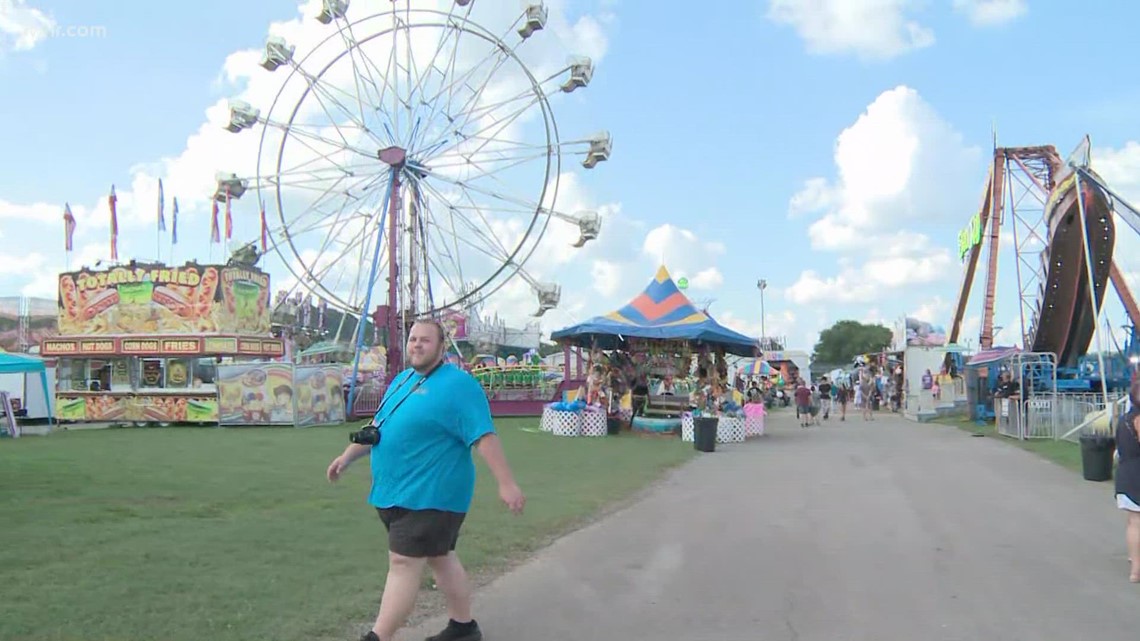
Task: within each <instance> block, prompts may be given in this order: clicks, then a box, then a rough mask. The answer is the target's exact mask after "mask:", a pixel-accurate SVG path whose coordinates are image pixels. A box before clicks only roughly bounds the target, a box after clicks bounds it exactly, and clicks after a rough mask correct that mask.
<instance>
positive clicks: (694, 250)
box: [641, 223, 725, 289]
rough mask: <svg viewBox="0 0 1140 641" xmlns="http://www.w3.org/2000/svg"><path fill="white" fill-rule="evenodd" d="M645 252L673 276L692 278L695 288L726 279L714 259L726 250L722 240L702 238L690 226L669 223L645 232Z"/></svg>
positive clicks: (644, 253)
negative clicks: (683, 226) (684, 226)
mask: <svg viewBox="0 0 1140 641" xmlns="http://www.w3.org/2000/svg"><path fill="white" fill-rule="evenodd" d="M641 253H642V255H643V256H644V257H645V258H647V259H649V261H651V262H652V266H654V267H656V266H658V265H662V264H663V265H665V266H666V267H667V268H668V269H669V274H670V275H671V276H672V277H673V279H674V280H679V279H681V278H688V279H689V286H690V287H691V288H694V289H712V288H715V287H718V286H719V285H721V284H722V283H723V282H724V277H723V276H722V275H721V273H720V271H719V270H717V269H716V266H715V263H716V261H717V260H718V258H719V257H720V256H721V255H723V254H724V253H725V247H724V244H723V243H720V242H716V241H708V240H702V239H701V238H700V237H698V236H697V234H696V233H695V232H693V231H692V230H690V229H684V228H682V227H677V226H676V225H673V224H670V223H666V224H664V225H659V226H657V227H655V228H653V229H651V230H650V231H649V233H647V234H646V235H645V241H644V242H643V243H642V246H641Z"/></svg>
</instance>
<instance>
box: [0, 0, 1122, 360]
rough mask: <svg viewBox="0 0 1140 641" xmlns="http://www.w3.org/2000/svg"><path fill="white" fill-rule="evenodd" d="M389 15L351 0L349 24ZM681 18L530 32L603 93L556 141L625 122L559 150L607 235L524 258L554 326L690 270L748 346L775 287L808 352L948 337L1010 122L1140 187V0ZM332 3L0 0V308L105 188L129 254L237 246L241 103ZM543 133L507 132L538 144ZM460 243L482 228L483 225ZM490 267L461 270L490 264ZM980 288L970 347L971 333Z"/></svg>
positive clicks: (243, 139) (1013, 333)
mask: <svg viewBox="0 0 1140 641" xmlns="http://www.w3.org/2000/svg"><path fill="white" fill-rule="evenodd" d="M391 4H392V3H391V2H390V1H389V0H352V2H351V8H350V10H349V15H348V18H349V19H351V20H358V19H363V18H365V17H367V16H369V15H371V14H372V13H375V12H376V11H381V10H386V9H387V7H390V6H391ZM398 4H399V5H401V6H403V5H404V4H405V3H404V2H403V0H401V2H399V3H398ZM415 4H416V6H421V5H422V6H437V7H443V8H444V10H445V11H446V10H447V7H449V6H450V3H448V2H445V1H444V0H439V1H438V2H423V3H419V2H417V3H415ZM664 6H665V5H663V4H662V3H656V2H635V1H632V0H557V1H554V2H548V3H547V7H548V9H549V21H548V23H547V28H546V29H545V30H543V31H541V32H539V33H537V34H536V35H535V36H533V38H532V41H533V42H534V43H535V44H534V45H533V46H532V45H531V44H530V43H529V42H528V44H527V50H526V52H525V56H524V62H525V63H526V64H528V65H532V66H533V67H534V68H536V69H539V70H543V69H546V68H551V65H554V66H555V67H557V66H558V65H559V64H561V63H562V62H564V61H565V60H566V59H567V56H571V55H586V56H589V57H591V58H592V60H593V61H594V64H595V74H594V77H593V81H592V82H591V83H590V85H589V87H587V88H585V89H583V90H579V91H576V92H574V93H571V94H564V93H561V92H558V91H557V90H555V91H554V92H553V93H552V95H551V101H550V102H551V107H552V109H553V113H554V114H555V118H556V120H557V125H558V128H559V131H560V133H561V137H562V139H563V140H580V139H583V138H584V137H585V136H587V135H588V134H592V133H593V132H596V131H600V130H607V131H609V132H610V133H611V134H612V136H613V155H612V157H611V159H610V160H609V161H608V162H604V163H600V164H599V165H598V166H597V167H596V168H594V169H592V170H586V169H584V168H583V167H582V166H581V165H580V161H581V157H580V156H571V155H569V153H568V155H567V156H565V157H564V158H563V163H562V174H561V176H560V177H559V178H558V180H557V183H558V190H559V191H558V199H557V202H556V203H555V207H556V208H557V209H558V210H560V211H565V212H576V211H580V210H594V211H598V212H599V213H600V214H601V216H602V219H603V222H602V233H601V236H600V237H599V239H598V240H596V241H594V242H591V243H589V244H587V245H586V246H585V247H583V248H581V249H577V250H575V249H573V248H571V247H569V244H570V243H572V242H573V241H574V240H575V238H576V237H577V231H576V229H575V228H573V227H572V226H570V225H568V224H566V223H565V222H564V221H560V220H555V221H553V222H552V223H551V225H550V227H549V229H548V230H547V233H546V234H545V236H543V237H542V239H541V241H540V244H539V245H538V249H537V250H536V251H535V252H534V254H533V256H532V258H531V259H530V260H529V261H528V262H527V263H526V265H525V269H526V271H527V272H528V274H529V275H530V278H531V280H533V281H535V282H557V283H559V284H560V285H561V286H562V303H561V305H560V306H559V309H557V310H554V311H551V312H549V313H548V314H547V315H546V316H545V317H544V318H543V319H542V321H541V322H542V326H543V329H544V330H545V331H547V332H549V331H551V330H554V329H558V328H560V327H563V326H565V325H568V324H571V323H574V322H578V321H581V320H585V319H587V318H589V317H591V316H594V315H598V314H602V313H605V312H608V311H610V310H611V309H613V308H615V307H617V306H619V305H621V304H623V303H625V302H626V301H627V300H628V299H629V298H631V297H632V296H633V295H635V294H636V293H638V292H639V291H640V289H641V288H642V287H644V285H645V284H646V283H647V282H648V281H649V279H650V278H651V277H652V276H653V273H654V271H655V269H656V267H657V265H658V264H660V263H661V262H662V261H663V262H664V264H665V265H666V266H667V267H668V268H669V269H670V270H671V272H672V273H673V274H674V276H675V277H680V276H686V277H687V278H688V280H689V283H690V286H689V289H688V292H687V293H688V294H689V296H690V297H691V298H692V299H694V300H695V301H697V302H699V303H701V304H710V305H711V307H710V312H711V313H712V314H713V315H714V316H715V317H716V318H718V319H719V320H721V321H722V322H724V323H725V324H727V325H729V326H732V327H734V328H736V329H739V330H741V331H744V332H747V333H749V334H751V335H758V334H759V333H760V328H761V305H760V296H759V293H758V291H757V289H756V281H757V279H759V278H763V279H766V280H767V281H768V284H769V287H768V289H767V291H766V292H765V297H764V303H765V309H766V315H765V319H766V323H765V324H766V329H767V333H768V334H770V335H783V336H787V337H788V339H789V342H790V343H791V346H792V347H799V348H803V349H808V350H810V349H811V346H812V345H813V343H814V342H815V340H816V337H817V334H818V332H819V331H820V330H821V329H824V328H826V327H827V326H828V325H830V324H831V323H833V322H835V321H837V320H840V319H845V318H853V319H857V320H861V321H878V322H884V323H887V324H890V323H893V322H894V321H895V320H896V319H898V318H899V317H901V316H903V315H910V316H918V317H920V318H922V319H924V320H927V321H931V322H933V323H935V324H938V325H948V324H949V322H950V315H951V307H952V305H953V302H954V300H955V298H956V297H957V293H958V289H959V288H960V286H961V280H962V271H963V270H962V263H961V261H960V260H959V259H958V257H957V252H956V244H957V233H958V230H959V229H961V228H962V227H964V226H965V225H966V224H967V222H968V220H969V218H970V216H971V215H972V214H973V213H974V212H975V211H976V210H977V208H978V203H979V200H980V198H981V195H982V187H983V183H984V181H985V176H986V169H987V166H988V161H989V158H990V155H991V152H992V144H993V132H994V129H995V127H996V132H997V139H998V143H999V144H1000V145H1009V146H1020V145H1026V146H1028V145H1045V144H1051V145H1055V146H1056V147H1057V148H1058V149H1059V150H1060V151H1061V153H1062V154H1067V153H1068V152H1069V151H1070V150H1071V149H1073V148H1074V147H1075V146H1076V145H1077V144H1078V143H1079V142H1080V140H1081V138H1082V137H1083V136H1085V135H1089V136H1091V139H1092V142H1093V165H1094V168H1095V169H1097V170H1098V171H1099V172H1100V173H1101V174H1102V175H1104V176H1105V177H1106V178H1107V179H1108V180H1109V181H1110V182H1111V184H1112V186H1113V187H1114V188H1115V189H1117V190H1118V191H1119V192H1120V193H1121V194H1123V195H1124V196H1126V197H1129V198H1131V199H1133V200H1134V201H1140V120H1137V118H1136V116H1135V113H1136V110H1135V105H1136V104H1140V81H1137V80H1136V74H1135V70H1134V62H1133V61H1132V59H1131V58H1130V57H1129V56H1125V55H1121V54H1120V51H1121V49H1120V47H1122V46H1124V45H1122V44H1121V43H1124V42H1128V41H1129V40H1130V37H1131V35H1132V34H1131V30H1132V28H1133V26H1134V25H1135V24H1137V22H1138V20H1140V4H1136V3H1134V2H1128V1H1126V0H1106V2H1104V3H1103V4H1102V5H1100V6H1099V8H1098V10H1096V11H1081V10H1078V9H1077V8H1075V5H1072V4H1071V3H1061V2H1042V1H1037V2H1034V1H1033V0H938V1H935V2H930V1H924V0H767V1H762V0H747V1H746V0H735V1H732V2H723V3H716V8H715V9H712V10H710V9H702V10H694V9H693V6H694V5H691V4H682V3H678V4H677V5H676V8H662V7H664ZM521 7H522V3H517V2H516V1H515V0H504V1H502V2H494V3H492V2H489V1H487V0H476V1H475V2H474V3H473V8H472V12H471V14H470V15H471V19H472V20H474V21H475V22H477V23H479V24H481V25H483V26H485V27H486V28H487V29H488V30H489V31H491V32H495V33H504V32H507V33H508V34H513V32H509V31H508V28H509V27H510V25H511V24H512V22H513V21H514V19H515V18H516V17H517V15H518V14H519V13H520V12H521ZM319 9H320V2H311V1H306V2H300V3H298V2H297V0H265V1H263V2H257V3H254V2H249V3H234V2H223V1H221V0H203V1H201V2H194V3H187V2H177V3H165V4H162V5H161V6H160V5H157V4H153V3H146V4H143V3H138V2H121V3H105V2H104V3H94V2H87V1H80V0H0V141H2V143H3V145H2V146H3V150H4V151H5V152H6V153H5V159H6V162H4V164H3V171H2V172H0V243H3V247H4V248H5V260H3V261H0V295H11V294H24V295H29V296H52V297H54V295H55V291H54V283H55V274H57V273H58V272H59V271H60V270H62V269H63V268H64V266H65V264H66V261H67V260H68V258H67V256H66V255H65V252H64V251H63V247H64V240H63V239H64V232H63V222H62V214H63V208H64V203H65V202H66V203H70V206H71V209H72V211H73V213H74V214H75V217H76V219H77V224H78V226H77V231H76V236H75V251H74V252H73V253H72V255H71V257H70V265H71V267H72V268H75V267H78V266H80V265H92V264H94V263H95V261H97V260H103V261H107V260H108V259H109V241H108V236H109V215H108V209H107V204H106V200H107V199H106V196H107V193H108V191H109V189H110V186H111V185H112V184H114V185H115V187H116V191H117V194H118V198H119V200H118V202H119V225H120V239H119V252H120V257H128V258H129V257H138V258H141V259H151V258H154V257H156V256H161V257H162V258H163V259H170V258H171V256H173V258H174V259H175V260H176V261H178V262H181V261H183V260H186V259H190V258H198V259H199V260H200V261H206V260H210V259H212V260H219V259H221V258H222V255H223V251H224V250H223V248H221V247H219V246H217V245H214V246H211V245H210V244H209V198H210V195H211V193H212V192H213V189H214V184H215V183H214V180H215V179H214V176H215V173H216V172H218V171H227V172H233V173H236V174H238V175H239V176H256V175H258V172H259V169H262V170H263V167H264V165H263V164H262V165H259V163H258V161H257V152H258V145H259V135H260V134H259V133H257V132H244V133H243V134H241V135H234V134H231V133H230V132H227V131H225V130H224V129H223V128H222V125H224V124H225V122H226V121H227V119H228V113H229V110H228V106H227V105H228V101H229V100H231V99H235V98H237V99H242V100H245V101H247V102H249V103H250V104H251V105H253V106H254V107H256V108H259V109H261V110H262V111H263V113H264V112H268V111H270V107H271V103H272V100H273V98H274V96H275V95H276V93H277V91H278V90H279V89H280V88H281V83H282V82H283V78H284V77H285V76H284V75H282V74H278V73H274V74H270V73H268V72H266V71H265V70H264V69H262V68H261V67H260V66H259V65H258V62H259V60H260V57H261V51H262V48H263V46H264V43H265V40H266V37H267V35H269V34H275V35H282V36H285V37H286V38H287V39H288V40H289V42H290V43H292V44H294V45H296V47H297V52H296V58H297V59H301V58H302V57H303V56H304V55H305V54H306V53H308V52H309V51H310V50H313V49H316V48H317V46H318V43H320V42H321V41H322V40H323V39H325V38H326V37H327V36H328V35H329V33H335V31H330V30H331V29H332V27H330V26H328V25H324V24H321V23H320V22H318V21H317V20H315V19H314V17H315V16H316V14H317V13H318V12H319ZM1080 34H1095V37H1091V36H1090V37H1088V38H1085V39H1082V38H1081V37H1080ZM365 35H366V34H364V33H356V34H355V37H356V38H357V39H363V38H364V37H365ZM511 42H518V37H517V35H516V36H513V40H511ZM520 50H521V49H520ZM462 55H466V54H462ZM473 55H478V54H473ZM440 66H441V67H443V66H445V65H443V64H441V65H440ZM460 66H462V63H460ZM536 75H538V74H536ZM345 86H348V85H345ZM497 88H500V89H501V87H497ZM361 91H362V93H364V94H367V91H366V90H361ZM285 93H288V92H285ZM488 93H493V91H489V92H488ZM364 98H365V100H364V102H366V101H367V95H365V96H364ZM526 120H527V118H522V119H520V123H521V124H519V125H518V126H517V128H516V129H512V130H511V131H510V134H509V135H511V136H518V137H519V139H522V138H525V137H527V136H529V135H530V134H531V133H533V131H534V129H533V127H532V125H533V123H531V125H527V124H525V122H526ZM528 140H529V141H530V142H533V140H534V139H533V138H528ZM159 178H162V180H163V182H164V188H165V194H166V197H167V206H166V207H167V209H166V214H167V216H168V217H169V215H170V203H169V199H170V198H171V197H173V196H176V197H178V199H179V205H180V220H179V244H178V246H177V247H176V248H172V247H171V246H170V243H169V236H163V235H160V234H158V233H157V230H156V223H155V218H156V200H157V195H156V194H157V192H156V187H157V182H156V181H157V179H159ZM512 179H518V180H520V181H524V182H523V183H522V184H519V183H514V184H511V185H509V186H507V187H505V188H506V189H514V190H518V191H517V193H519V194H531V195H532V196H530V197H532V198H533V197H534V196H533V194H536V193H540V192H541V187H542V179H541V178H539V179H538V183H537V184H535V183H534V182H530V183H525V181H526V180H531V181H533V180H534V178H533V177H528V176H527V175H526V174H525V173H520V174H518V175H513V176H512ZM286 207H287V208H288V209H290V211H298V208H301V209H303V208H304V207H305V204H304V203H298V202H296V201H289V202H288V203H287V205H286ZM314 211H315V210H314ZM275 215H276V213H273V212H271V214H270V217H271V218H272V217H273V216H275ZM234 219H235V223H234V224H235V240H234V243H237V242H239V241H241V242H246V241H250V240H254V239H256V238H258V234H259V224H258V208H257V204H256V200H255V199H252V198H251V199H243V200H241V201H238V202H236V203H235V205H234ZM167 222H168V223H169V219H168V221H167ZM474 224H476V225H477V224H478V223H474ZM490 227H491V229H492V230H495V233H490V234H489V236H486V238H490V237H493V236H494V237H497V234H498V232H501V235H504V236H509V235H511V234H512V233H516V232H517V231H518V229H517V226H513V225H512V223H511V222H510V221H506V222H503V224H502V226H501V227H500V226H499V223H498V222H495V223H491V224H490ZM1119 228H1120V229H1121V233H1120V237H1121V240H1120V241H1119V247H1118V251H1117V255H1118V263H1119V264H1120V266H1121V268H1122V269H1123V270H1124V271H1125V272H1126V273H1127V274H1128V275H1129V278H1130V280H1131V282H1132V283H1133V285H1134V286H1138V285H1140V281H1138V279H1137V276H1138V275H1140V252H1137V251H1136V249H1137V245H1138V243H1136V239H1135V237H1134V234H1131V232H1127V231H1126V229H1125V227H1124V226H1123V225H1119ZM484 231H486V230H484ZM455 233H457V234H462V235H463V236H464V237H465V238H466V239H467V240H468V241H470V240H471V239H472V238H476V239H478V238H480V236H479V232H478V230H473V231H462V230H460V231H457V232H455ZM1004 235H1005V236H1007V237H1009V240H1008V242H1006V243H1005V244H1003V247H1002V254H1001V256H1002V260H1001V262H1002V270H1001V274H1000V277H999V282H998V292H999V294H998V305H997V313H996V318H995V324H996V325H998V326H1001V327H1002V328H1003V331H1002V333H1001V335H1000V336H999V338H998V341H999V342H1002V343H1015V342H1019V341H1018V338H1017V336H1018V334H1019V329H1018V328H1019V325H1020V320H1019V319H1020V312H1019V297H1018V287H1017V275H1016V270H1015V261H1014V259H1013V255H1014V252H1013V249H1014V244H1013V242H1012V234H1010V233H1005V234H1004ZM532 240H533V238H532ZM338 242H343V240H341V241H338ZM477 242H482V241H476V242H475V243H474V244H477ZM487 242H491V241H489V240H488V241H487ZM483 258H486V257H485V256H484V257H483ZM290 260H291V261H294V262H295V261H296V259H295V258H291V259H290ZM470 260H471V261H476V262H477V261H478V258H472V259H470ZM341 262H342V263H343V264H348V262H347V261H341ZM476 262H471V263H469V264H468V265H466V267H467V271H478V270H479V269H484V267H482V266H480V265H477V264H476ZM266 266H267V267H268V268H269V269H270V270H271V272H272V273H273V274H274V277H275V278H276V279H277V282H278V283H285V282H288V281H289V279H290V276H289V273H288V271H286V270H285V269H284V268H283V267H284V263H283V262H282V259H281V258H279V257H277V256H271V257H270V258H269V259H268V260H267V261H266ZM342 266H343V265H342ZM344 269H349V270H352V271H353V273H354V274H355V272H357V271H359V270H360V269H365V267H359V268H358V264H357V263H351V266H350V267H345V268H344ZM329 273H331V272H329ZM468 276H470V274H468ZM330 278H331V276H330ZM980 280H981V279H979V281H980ZM980 285H981V284H980V282H979V283H978V284H977V286H976V287H975V288H974V289H975V294H974V296H973V297H972V299H971V303H970V306H969V308H968V311H967V316H968V318H967V319H966V325H965V334H964V339H966V340H968V339H970V338H973V339H974V340H975V342H976V336H977V331H978V326H979V320H978V318H979V316H980V313H981V297H980V295H979V294H978V293H977V292H978V291H980ZM1110 303H1111V304H1110V305H1109V306H1108V307H1107V308H1106V313H1107V314H1108V318H1109V321H1110V322H1111V323H1112V324H1113V325H1115V326H1119V325H1121V324H1123V322H1124V317H1123V313H1122V312H1121V307H1120V305H1119V304H1118V303H1117V302H1116V301H1115V299H1110ZM534 307H535V303H534V295H533V293H532V292H531V287H530V285H529V284H528V283H527V282H526V281H525V280H521V279H515V280H512V281H511V282H509V283H507V285H506V286H505V287H503V288H502V289H501V290H499V292H498V293H497V294H496V295H495V297H493V298H491V299H490V300H489V301H487V303H486V311H493V312H498V313H500V314H501V315H503V316H505V317H508V318H509V319H511V320H513V321H516V322H518V323H521V322H524V321H526V320H529V316H528V314H529V313H530V312H531V311H533V309H534Z"/></svg>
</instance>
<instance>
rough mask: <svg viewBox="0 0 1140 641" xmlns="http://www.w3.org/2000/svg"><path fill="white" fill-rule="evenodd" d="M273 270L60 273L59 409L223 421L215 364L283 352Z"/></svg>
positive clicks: (103, 417)
mask: <svg viewBox="0 0 1140 641" xmlns="http://www.w3.org/2000/svg"><path fill="white" fill-rule="evenodd" d="M269 328H270V315H269V275H268V274H266V273H265V272H262V271H260V270H258V269H256V268H253V267H249V266H243V265H199V264H197V263H194V262H188V263H186V264H185V265H183V266H180V267H170V266H167V265H164V264H161V263H145V264H144V263H138V262H135V261H132V262H131V263H129V264H126V265H121V266H115V267H111V268H109V269H105V270H99V271H92V270H87V269H84V270H81V271H78V272H66V273H63V274H60V276H59V331H60V335H59V336H55V337H52V338H47V339H44V340H43V341H42V343H41V353H42V354H43V355H44V356H50V357H57V358H58V359H59V360H58V365H57V370H56V403H55V405H56V416H57V417H58V418H59V419H61V420H69V421H131V422H139V423H144V422H156V423H181V422H186V423H217V422H218V395H217V387H216V378H217V369H218V365H219V364H222V363H227V362H235V361H236V362H241V361H265V360H269V359H274V358H280V357H281V356H282V355H283V354H284V351H285V349H284V347H285V346H284V343H283V341H282V340H281V339H279V338H274V337H273V336H271V335H270V332H269Z"/></svg>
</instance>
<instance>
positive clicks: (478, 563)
mask: <svg viewBox="0 0 1140 641" xmlns="http://www.w3.org/2000/svg"><path fill="white" fill-rule="evenodd" d="M496 425H497V427H498V430H499V433H500V436H501V437H502V439H503V443H504V448H505V449H506V452H507V456H508V458H509V460H510V462H511V465H512V467H513V469H514V471H515V475H516V477H517V478H518V480H519V484H520V485H521V486H522V488H523V491H524V492H525V493H526V494H527V501H528V502H527V508H526V513H525V514H524V515H523V516H521V517H514V516H512V515H511V514H510V513H509V512H508V511H507V510H506V509H505V508H504V507H503V506H502V505H501V503H500V502H499V500H498V491H497V488H496V487H495V484H494V480H493V478H492V477H491V476H490V473H489V472H488V471H487V469H486V467H485V466H483V464H482V460H480V459H479V458H478V456H477V455H476V460H477V461H478V464H479V483H478V487H477V489H476V493H475V502H474V505H473V506H472V510H471V514H470V517H469V518H468V519H467V522H466V523H465V525H464V535H463V538H462V539H461V541H460V548H459V552H460V554H461V555H462V557H463V559H464V562H465V564H466V565H467V566H468V569H469V570H472V571H473V573H474V574H477V575H486V574H487V573H492V572H495V571H498V570H502V569H504V568H505V567H507V566H508V565H509V564H511V563H512V562H515V561H518V560H520V559H522V558H524V557H525V556H526V555H528V554H529V553H531V552H533V551H534V550H536V549H537V548H540V547H542V546H543V545H545V544H546V543H548V542H549V540H550V539H551V537H553V536H556V535H558V534H561V533H565V532H567V531H570V530H572V529H573V528H575V527H576V526H578V525H581V524H582V523H583V522H585V521H586V520H588V519H589V518H590V517H591V515H594V514H597V513H598V512H599V510H600V508H602V507H604V506H605V505H607V504H610V503H612V502H614V501H617V500H619V499H621V498H625V497H629V496H631V495H633V494H634V493H635V492H636V491H637V490H638V489H640V488H642V487H644V486H645V485H647V484H648V483H650V482H651V481H653V480H654V479H656V478H659V477H660V476H661V475H662V473H663V472H664V471H665V470H666V469H668V468H670V467H673V466H676V465H678V464H680V463H682V462H684V461H686V460H688V459H689V458H690V457H691V456H692V455H693V448H692V447H691V446H686V445H685V444H682V443H680V442H678V441H677V440H658V439H641V438H637V437H633V436H625V435H623V436H621V437H608V438H598V439H586V438H582V439H566V438H558V437H554V436H551V435H549V434H545V433H541V432H538V431H537V429H534V428H537V426H538V419H537V418H529V419H499V420H498V421H496ZM351 429H353V427H350V426H340V427H335V428H309V429H286V428H276V429H274V428H247V429H242V428H230V429H216V428H167V429H113V430H90V431H69V432H57V433H55V434H53V435H51V436H48V437H32V436H29V437H25V438H22V439H18V440H10V439H5V440H3V441H0V532H2V535H3V541H4V543H5V545H4V546H3V547H2V548H0V568H3V572H2V576H3V580H2V581H0V604H2V605H0V610H2V611H3V614H2V615H0V639H4V640H5V641H17V640H21V641H22V640H24V639H29V640H30V639H35V640H36V641H62V640H68V641H71V640H77V639H83V640H85V641H94V640H107V641H111V640H114V641H132V640H138V641H144V640H145V641H154V640H157V639H161V640H163V641H178V640H183V639H185V640H187V641H205V640H209V641H253V640H255V639H266V640H268V639H273V640H275V641H278V640H279V641H287V640H294V639H296V640H301V639H304V640H306V641H308V640H312V639H325V638H328V639H345V638H355V637H350V636H349V635H348V632H347V631H349V630H350V628H351V626H352V625H353V624H355V623H360V622H364V621H371V619H372V618H373V617H374V616H375V613H376V606H377V604H378V602H379V595H380V590H381V588H382V586H383V578H384V573H385V571H386V552H385V551H386V538H385V535H384V529H383V526H382V525H381V524H380V522H379V519H378V518H377V516H376V513H375V511H374V510H373V508H371V507H370V506H368V505H367V503H366V497H367V491H368V487H369V479H368V461H367V459H362V460H361V461H358V462H357V463H356V464H355V465H354V466H353V468H352V469H350V470H349V472H348V475H347V478H345V479H343V480H342V481H341V482H340V483H338V484H336V485H333V484H330V483H328V481H326V480H325V478H324V474H325V468H326V467H327V465H328V463H329V461H331V460H332V458H333V457H334V456H336V455H337V454H339V453H340V452H341V450H342V449H343V448H344V446H345V444H347V442H348V438H347V433H348V432H349V431H350V430H351ZM352 629H355V628H352Z"/></svg>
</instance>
